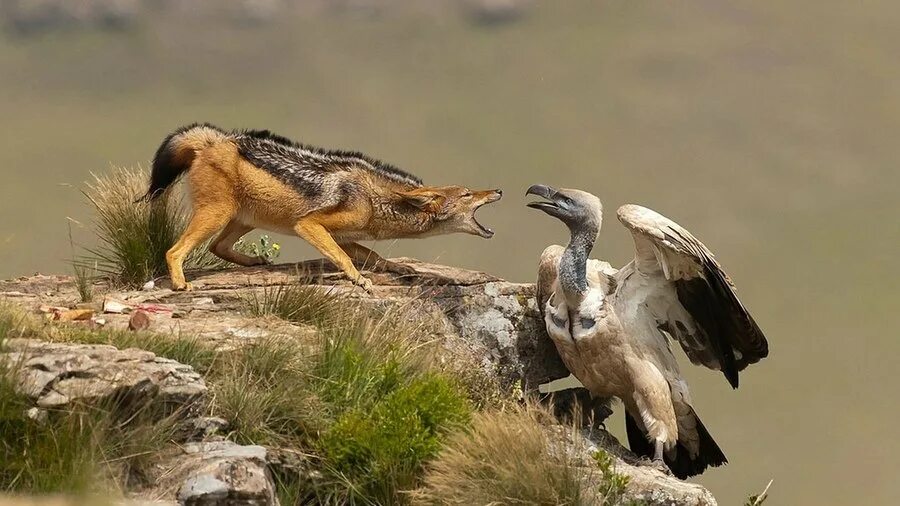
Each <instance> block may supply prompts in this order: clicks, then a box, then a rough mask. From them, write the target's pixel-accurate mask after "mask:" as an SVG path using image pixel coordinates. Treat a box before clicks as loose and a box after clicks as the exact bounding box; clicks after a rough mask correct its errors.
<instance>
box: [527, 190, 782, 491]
mask: <svg viewBox="0 0 900 506" xmlns="http://www.w3.org/2000/svg"><path fill="white" fill-rule="evenodd" d="M527 194H531V195H537V196H539V197H542V198H543V200H542V201H538V202H531V203H529V204H528V207H531V208H534V209H539V210H541V211H543V212H545V213H547V214H549V215H550V216H553V217H555V218H558V219H559V220H561V221H562V222H563V223H565V224H566V226H567V227H568V228H569V231H570V232H571V239H570V241H569V244H568V246H566V247H565V248H563V247H562V246H557V245H553V246H549V247H548V248H547V249H545V250H544V252H543V254H542V255H541V264H540V271H539V273H538V283H537V299H538V305H539V307H540V309H541V314H542V315H543V317H544V322H545V324H546V326H547V332H548V333H549V334H550V337H551V338H552V339H553V342H554V344H555V345H556V348H557V349H558V350H559V353H560V355H561V356H562V359H563V361H564V362H565V364H566V366H567V367H568V368H569V370H570V371H571V372H572V374H574V375H575V377H576V378H578V379H579V380H580V381H581V383H582V384H583V385H584V386H585V387H586V388H587V389H588V390H589V391H590V392H591V393H592V394H593V395H597V396H603V397H611V396H615V397H618V398H619V399H621V400H622V402H623V403H624V405H625V412H626V429H627V432H628V442H629V446H631V449H632V451H634V452H635V453H637V454H638V455H642V456H645V457H651V456H652V457H653V459H654V460H655V461H664V462H665V464H666V465H667V466H668V467H669V469H671V470H672V472H673V473H674V474H675V475H676V476H678V477H680V478H686V477H688V476H694V475H697V474H700V473H702V472H703V471H704V470H705V469H706V468H707V466H719V465H722V464H725V463H726V462H727V460H726V458H725V455H724V454H723V453H722V450H721V449H719V446H718V445H717V444H716V442H715V441H714V440H713V438H712V437H711V436H710V435H709V432H707V430H706V427H704V426H703V423H701V422H700V418H699V417H698V416H697V413H696V412H695V411H694V408H693V402H692V401H691V395H690V392H689V391H688V386H687V383H686V382H685V380H684V378H682V376H681V372H680V371H679V369H678V363H677V362H676V360H675V356H674V355H673V354H672V349H671V347H670V342H669V338H674V339H675V340H677V341H678V342H679V343H680V344H681V347H682V348H683V349H684V351H685V353H686V354H687V356H688V358H690V360H691V362H693V363H695V364H702V365H704V366H706V367H708V368H710V369H715V370H719V371H722V373H723V374H724V375H725V377H726V378H727V379H728V382H729V383H730V384H731V386H732V387H734V388H737V386H738V372H739V371H741V370H743V369H744V368H745V367H747V366H748V365H750V364H753V363H756V362H758V361H760V360H761V359H763V358H764V357H765V356H766V355H768V343H767V342H766V338H765V336H764V335H763V333H762V331H761V330H760V329H759V327H758V326H757V325H756V322H754V321H753V317H751V316H750V314H749V313H748V312H747V310H746V308H744V305H743V304H741V301H740V300H738V298H737V295H735V292H734V287H733V285H732V283H731V280H730V279H729V278H728V275H727V274H725V272H724V271H723V270H722V268H721V267H720V266H719V264H718V262H716V260H715V258H714V257H713V254H712V253H711V252H710V251H709V250H708V249H707V248H706V246H704V245H703V243H701V242H700V241H698V240H697V239H696V238H694V236H693V235H691V233H690V232H688V231H687V230H685V229H684V228H682V227H681V226H679V225H678V224H677V223H675V222H673V221H672V220H670V219H668V218H666V217H664V216H662V215H660V214H658V213H656V212H654V211H651V210H650V209H647V208H644V207H640V206H636V205H625V206H622V207H620V208H619V211H618V213H617V214H618V217H619V221H621V222H622V224H623V225H625V227H626V228H628V230H630V231H631V234H632V235H633V236H634V246H635V257H634V260H632V261H631V262H629V263H628V264H627V265H625V266H624V267H622V268H621V269H619V270H616V269H613V268H612V267H610V265H609V264H608V263H606V262H600V261H597V260H591V259H588V255H589V254H590V252H591V249H592V248H593V246H594V241H595V240H596V238H597V234H598V232H599V231H600V224H601V220H602V206H601V204H600V200H599V199H598V198H597V197H595V196H594V195H591V194H590V193H586V192H583V191H579V190H565V189H560V190H557V189H554V188H551V187H549V186H544V185H534V186H532V187H530V188H529V189H528V191H527Z"/></svg>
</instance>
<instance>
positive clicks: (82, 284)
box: [72, 262, 97, 302]
mask: <svg viewBox="0 0 900 506" xmlns="http://www.w3.org/2000/svg"><path fill="white" fill-rule="evenodd" d="M72 273H73V274H74V275H75V288H76V289H78V296H79V297H80V298H81V302H91V301H92V300H94V278H95V277H96V274H97V264H96V263H94V266H93V267H89V266H88V265H87V264H86V263H85V262H72Z"/></svg>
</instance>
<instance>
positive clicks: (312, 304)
mask: <svg viewBox="0 0 900 506" xmlns="http://www.w3.org/2000/svg"><path fill="white" fill-rule="evenodd" d="M353 306H354V303H353V301H352V300H350V299H349V298H348V297H345V296H343V295H341V294H339V293H337V292H335V291H333V290H329V289H325V288H323V287H319V286H311V285H309V284H307V283H305V282H304V277H303V275H301V274H298V275H297V282H296V283H294V284H289V285H281V286H266V287H264V288H263V289H262V290H259V291H255V290H254V291H251V292H250V293H249V294H248V295H247V297H246V298H245V309H246V311H247V312H248V313H249V314H251V315H253V316H270V315H271V316H277V317H279V318H281V319H282V320H286V321H289V322H293V323H301V324H306V325H317V326H326V325H327V324H328V323H329V322H330V321H333V320H335V319H336V318H337V317H338V313H339V312H347V311H350V312H353V311H354V308H353Z"/></svg>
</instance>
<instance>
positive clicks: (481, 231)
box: [472, 190, 503, 239]
mask: <svg viewBox="0 0 900 506" xmlns="http://www.w3.org/2000/svg"><path fill="white" fill-rule="evenodd" d="M492 193H493V195H492V196H491V197H490V198H489V199H488V200H485V201H484V202H482V203H481V204H479V205H478V206H477V207H475V208H474V209H472V223H474V224H475V226H476V227H478V235H480V236H481V237H484V238H485V239H490V238H491V237H494V231H493V230H492V229H491V228H489V227H485V226H484V225H482V224H481V223H479V221H478V220H477V219H476V218H475V213H477V212H478V210H479V209H481V208H482V207H484V206H486V205H488V204H491V203H493V202H497V201H498V200H500V197H502V196H503V192H502V191H500V190H494V191H493V192H492Z"/></svg>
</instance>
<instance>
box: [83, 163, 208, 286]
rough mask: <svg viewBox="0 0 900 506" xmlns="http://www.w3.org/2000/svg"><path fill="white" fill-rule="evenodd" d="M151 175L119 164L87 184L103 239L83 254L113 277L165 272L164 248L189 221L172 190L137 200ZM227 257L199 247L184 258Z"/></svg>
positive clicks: (129, 279) (190, 263)
mask: <svg viewBox="0 0 900 506" xmlns="http://www.w3.org/2000/svg"><path fill="white" fill-rule="evenodd" d="M148 180H149V176H148V174H147V172H146V171H144V170H143V169H140V168H137V169H129V168H116V169H114V170H113V171H112V172H110V173H109V174H106V175H103V176H97V175H95V176H94V181H93V182H92V183H90V184H88V185H87V187H86V188H85V189H84V190H83V192H82V193H83V194H84V196H85V198H87V200H88V202H89V203H90V204H91V206H92V207H93V208H94V211H95V213H96V217H95V220H94V225H95V227H96V234H97V238H98V240H99V244H98V245H97V246H96V247H94V248H89V249H87V252H88V255H87V256H86V257H85V258H83V259H81V260H79V263H80V264H82V265H86V266H91V265H96V268H97V270H98V271H99V272H100V273H102V274H104V275H105V276H106V277H108V278H109V280H110V281H113V282H116V283H119V284H123V285H129V286H135V285H140V284H142V283H144V282H146V281H148V280H150V279H153V278H156V277H158V276H162V275H164V274H165V273H166V272H167V267H166V251H168V250H169V248H170V247H172V245H173V244H175V241H177V240H178V237H179V236H180V235H181V233H182V232H183V231H184V228H185V226H186V216H185V213H184V211H183V210H182V209H181V207H180V206H179V205H178V204H179V203H178V202H177V200H176V199H174V198H173V197H172V195H171V192H166V193H163V194H162V195H160V196H159V197H158V198H157V199H156V200H154V201H153V202H149V203H148V202H135V199H136V198H137V197H138V196H140V195H141V194H143V193H144V191H146V186H147V181H148ZM224 264H225V263H224V261H223V260H221V259H219V258H218V257H215V256H214V255H212V253H210V252H209V251H207V248H205V247H198V248H197V249H196V250H194V251H193V252H191V254H190V255H189V256H188V258H187V260H186V261H185V266H186V267H187V268H212V267H221V266H223V265H224Z"/></svg>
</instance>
